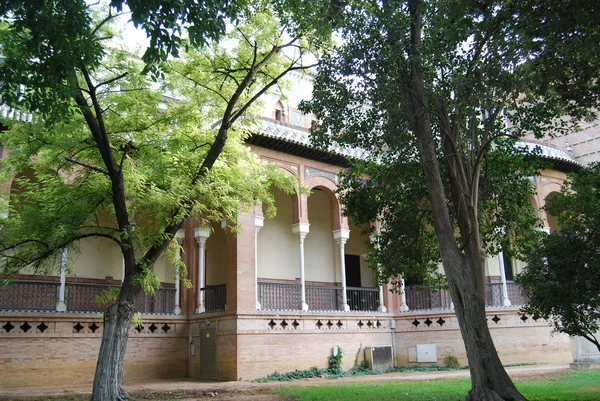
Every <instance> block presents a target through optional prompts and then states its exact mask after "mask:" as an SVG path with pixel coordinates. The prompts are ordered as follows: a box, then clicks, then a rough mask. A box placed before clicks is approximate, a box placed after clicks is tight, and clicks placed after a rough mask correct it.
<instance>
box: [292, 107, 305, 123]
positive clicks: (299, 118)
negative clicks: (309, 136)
mask: <svg viewBox="0 0 600 401" xmlns="http://www.w3.org/2000/svg"><path fill="white" fill-rule="evenodd" d="M292 124H293V125H297V126H298V127H304V126H305V122H304V114H302V113H300V112H299V111H292Z"/></svg>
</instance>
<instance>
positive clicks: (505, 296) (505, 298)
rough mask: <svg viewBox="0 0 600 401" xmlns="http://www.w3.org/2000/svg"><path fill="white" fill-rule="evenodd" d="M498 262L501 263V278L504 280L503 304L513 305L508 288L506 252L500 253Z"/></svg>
mask: <svg viewBox="0 0 600 401" xmlns="http://www.w3.org/2000/svg"><path fill="white" fill-rule="evenodd" d="M498 264H499V265H500V279H501V280H502V305H504V306H511V305H512V303H511V302H510V299H508V289H507V288H506V272H505V271H504V252H502V251H501V252H500V253H499V254H498Z"/></svg>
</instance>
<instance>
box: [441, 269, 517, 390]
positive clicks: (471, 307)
mask: <svg viewBox="0 0 600 401" xmlns="http://www.w3.org/2000/svg"><path fill="white" fill-rule="evenodd" d="M477 262H479V261H477ZM452 265H454V264H452ZM461 265H462V266H461ZM444 266H446V262H444ZM455 266H456V267H457V268H459V269H460V270H459V271H456V272H453V269H452V267H450V268H445V271H446V275H447V277H448V282H449V285H450V293H451V294H452V300H453V302H454V308H455V311H456V317H457V319H458V324H459V327H460V332H461V334H462V338H463V342H464V344H465V349H466V350H467V358H468V360H469V370H470V371H471V391H469V394H468V396H467V398H466V400H467V401H502V400H514V401H517V400H519V401H522V400H525V397H523V395H521V394H520V393H519V391H518V390H517V389H516V387H515V386H514V384H513V382H512V380H511V379H510V377H509V376H508V374H507V373H506V370H504V367H503V366H502V362H501V361H500V358H499V357H498V352H497V351H496V347H495V346H494V342H493V340H492V336H491V334H490V330H489V328H488V324H487V319H486V313H485V301H484V300H482V299H480V298H479V297H478V296H477V292H476V290H475V286H476V285H475V283H476V280H475V279H474V277H472V276H473V275H474V272H475V270H476V269H477V268H478V266H473V265H472V264H471V263H469V262H468V261H467V260H466V259H463V260H462V261H459V263H458V264H456V265H455ZM471 272H472V273H471ZM461 273H462V274H461ZM457 276H458V277H457Z"/></svg>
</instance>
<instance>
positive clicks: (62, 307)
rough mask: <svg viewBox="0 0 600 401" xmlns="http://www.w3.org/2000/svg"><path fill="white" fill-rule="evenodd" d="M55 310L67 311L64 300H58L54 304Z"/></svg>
mask: <svg viewBox="0 0 600 401" xmlns="http://www.w3.org/2000/svg"><path fill="white" fill-rule="evenodd" d="M56 311H57V312H66V311H67V304H65V303H64V302H62V301H61V302H59V303H58V304H57V305H56Z"/></svg>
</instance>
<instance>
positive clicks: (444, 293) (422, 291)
mask: <svg viewBox="0 0 600 401" xmlns="http://www.w3.org/2000/svg"><path fill="white" fill-rule="evenodd" d="M506 290H507V294H508V299H509V300H510V303H511V305H512V306H523V305H525V304H527V297H526V296H525V294H524V293H523V291H522V290H521V287H519V285H518V284H516V283H506ZM405 293H406V304H407V305H408V308H409V310H411V311H418V310H444V309H452V299H451V298H450V292H449V291H448V290H447V289H446V288H444V287H442V286H411V287H407V288H406V290H405ZM486 306H487V307H492V308H496V307H501V306H504V300H503V296H502V283H487V285H486Z"/></svg>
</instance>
